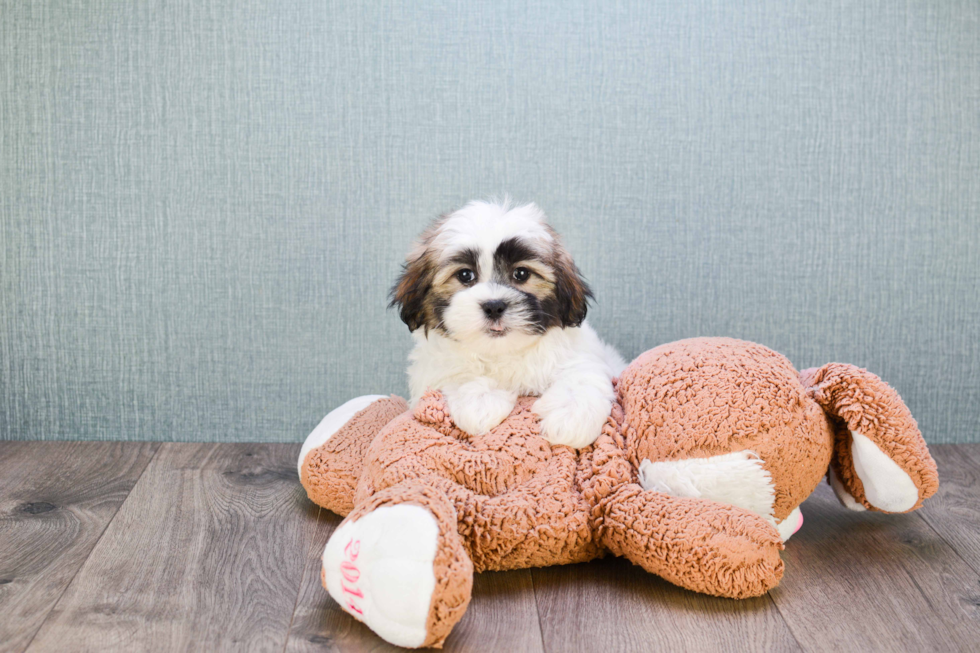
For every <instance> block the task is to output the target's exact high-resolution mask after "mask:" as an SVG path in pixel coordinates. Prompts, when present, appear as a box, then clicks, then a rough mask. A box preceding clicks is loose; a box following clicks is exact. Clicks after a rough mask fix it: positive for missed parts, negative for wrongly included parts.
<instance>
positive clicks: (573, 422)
mask: <svg viewBox="0 0 980 653" xmlns="http://www.w3.org/2000/svg"><path fill="white" fill-rule="evenodd" d="M577 390H579V391H577ZM532 410H534V412H535V413H537V414H538V415H540V416H541V435H542V436H544V438H545V439H546V440H548V442H550V443H552V444H564V445H567V446H569V447H574V448H576V449H581V448H582V447H587V446H589V445H590V444H592V443H593V442H595V441H596V438H598V437H599V434H600V433H602V426H603V424H605V423H606V418H607V417H609V411H610V410H612V402H611V401H609V400H608V399H605V398H603V397H601V396H599V395H598V394H596V393H594V392H590V391H589V390H587V389H578V388H575V387H568V386H555V387H552V388H551V389H550V390H548V391H547V392H545V393H544V394H543V395H541V398H540V399H538V400H537V401H536V402H534V407H533V409H532Z"/></svg>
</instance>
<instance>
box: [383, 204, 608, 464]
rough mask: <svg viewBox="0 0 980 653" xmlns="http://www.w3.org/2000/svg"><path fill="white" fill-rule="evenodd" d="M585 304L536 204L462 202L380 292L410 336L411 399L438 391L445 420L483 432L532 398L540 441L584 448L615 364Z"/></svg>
mask: <svg viewBox="0 0 980 653" xmlns="http://www.w3.org/2000/svg"><path fill="white" fill-rule="evenodd" d="M591 298H592V292H591V291H590V290H589V287H588V285H586V283H585V281H583V280H582V278H581V276H579V272H578V269H577V268H576V267H575V263H574V262H573V261H572V258H571V256H569V254H568V252H567V251H566V250H565V248H564V247H562V244H561V241H560V240H559V238H558V235H557V234H556V233H555V232H554V230H553V229H552V228H551V227H550V226H548V224H547V222H546V219H545V216H544V214H543V213H542V212H541V210H540V209H539V208H538V207H537V206H536V205H534V204H525V205H523V206H514V207H511V206H510V204H509V202H507V201H505V202H503V203H495V202H470V203H469V204H467V205H466V206H464V207H463V208H462V209H459V210H458V211H456V212H454V213H450V214H448V215H445V216H443V217H441V218H439V219H437V220H436V221H435V222H434V223H432V225H430V226H429V228H428V229H426V230H425V232H423V233H422V235H421V237H420V238H419V240H418V241H416V243H415V244H414V246H413V247H412V249H411V251H410V252H409V254H408V256H407V258H406V263H405V266H404V269H403V271H402V275H401V277H400V278H399V279H398V282H397V283H396V284H395V286H394V288H392V291H391V306H397V307H399V309H400V311H401V318H402V320H403V321H404V322H405V324H407V325H408V328H409V330H410V331H411V332H412V336H413V338H414V340H415V347H414V349H413V350H412V353H411V354H410V355H409V360H410V361H411V365H410V366H409V370H408V375H409V385H410V389H411V404H412V405H413V406H414V405H415V403H416V402H418V400H419V398H420V397H421V396H422V394H423V393H424V392H425V391H426V390H427V389H429V388H432V389H438V390H441V391H442V393H443V395H444V396H445V398H446V401H447V405H448V408H449V410H450V412H451V414H452V416H453V419H454V421H455V422H456V424H457V425H458V426H459V427H460V428H461V429H463V430H464V431H466V432H468V433H471V434H483V433H486V432H487V431H488V430H490V429H491V428H493V427H494V426H496V425H498V424H500V422H501V421H503V419H504V418H505V417H507V415H509V414H510V412H511V410H512V409H513V408H514V404H515V402H516V401H517V397H519V396H524V395H528V396H537V397H540V398H539V399H538V400H537V401H536V402H535V403H534V411H535V412H536V413H537V414H538V415H539V416H540V418H541V431H542V435H543V436H544V437H545V438H547V439H548V440H549V441H550V442H552V443H553V444H564V445H568V446H571V447H576V448H580V447H586V446H588V445H590V444H592V442H594V441H595V439H596V438H597V437H599V433H600V431H601V429H602V425H603V423H604V422H605V420H606V417H607V416H608V415H609V411H610V409H611V407H612V402H613V399H614V397H613V386H612V379H613V377H615V376H618V375H619V374H620V373H621V372H622V370H623V368H624V367H625V363H624V362H623V359H622V358H621V357H620V355H619V354H618V353H617V352H616V350H614V349H613V348H612V347H610V346H609V345H607V344H605V343H604V342H602V341H601V340H600V339H599V336H597V335H596V332H595V331H594V330H593V329H592V327H590V326H589V325H588V324H587V323H586V321H585V314H586V311H587V309H588V302H589V300H590V299H591Z"/></svg>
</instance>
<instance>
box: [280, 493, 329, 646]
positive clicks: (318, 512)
mask: <svg viewBox="0 0 980 653" xmlns="http://www.w3.org/2000/svg"><path fill="white" fill-rule="evenodd" d="M322 516H323V508H322V507H320V506H317V510H316V528H314V529H313V534H312V535H311V536H310V543H309V545H308V546H307V547H306V551H305V552H304V555H303V574H302V575H301V576H300V579H299V585H298V586H297V587H296V600H295V601H293V613H292V614H291V615H289V625H288V626H287V627H286V641H284V642H283V643H282V653H286V649H287V648H289V639H290V636H291V635H292V634H293V622H294V621H295V620H296V610H297V609H298V608H299V596H300V594H302V593H303V587H305V586H306V574H307V573H308V572H309V568H308V567H309V565H307V564H306V561H307V560H309V558H310V551H312V550H313V545H314V544H315V543H316V536H317V533H319V532H320V518H321V517H322Z"/></svg>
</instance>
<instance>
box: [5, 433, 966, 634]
mask: <svg viewBox="0 0 980 653" xmlns="http://www.w3.org/2000/svg"><path fill="white" fill-rule="evenodd" d="M298 452H299V445H274V444H221V445H215V444H173V443H168V444H156V443H84V442H75V443H67V442H55V443H47V442H0V650H2V651H24V650H27V651H37V652H40V651H58V652H61V651H127V652H130V651H151V650H153V651H155V650H160V651H218V650H230V651H245V650H256V651H324V650H341V651H347V650H351V651H382V650H388V649H391V647H389V646H387V645H386V644H385V643H384V642H382V641H381V640H380V639H378V638H377V637H375V636H374V635H373V634H372V633H371V632H370V631H369V630H367V629H366V628H365V627H364V626H362V625H361V624H359V623H357V622H356V621H354V620H353V619H352V618H350V617H348V616H347V615H346V614H345V613H343V612H341V610H340V609H339V608H338V606H337V605H336V604H335V603H334V602H333V601H332V600H331V599H330V598H329V596H328V595H327V593H326V592H325V591H324V590H323V589H322V588H321V587H320V578H319V569H320V567H319V555H320V553H321V551H322V550H323V547H324V545H325V543H326V541H327V538H328V537H329V536H330V533H331V532H332V531H333V529H334V528H336V526H337V524H338V523H339V522H340V519H339V518H338V517H336V516H335V515H333V514H331V513H328V512H326V511H321V510H319V509H318V508H317V507H316V506H313V505H312V504H310V502H309V501H307V500H306V497H305V494H304V493H303V490H302V488H301V487H300V485H299V482H298V481H297V479H296V456H297V454H298ZM933 452H934V455H935V457H936V459H937V461H938V462H939V470H940V477H941V482H942V485H941V488H940V491H939V494H938V495H937V496H936V497H934V498H933V499H931V500H930V501H929V502H928V503H927V504H926V507H925V508H923V509H922V510H920V511H918V512H917V513H913V514H910V515H897V516H884V515H877V514H868V513H852V512H848V511H846V510H844V509H843V508H841V507H840V506H839V505H838V503H837V501H836V499H835V498H834V497H833V495H832V493H831V492H830V491H829V489H828V488H827V487H826V486H821V488H820V489H819V490H818V491H817V492H816V493H815V494H814V496H812V497H811V498H810V499H809V500H808V501H807V502H806V503H805V504H804V505H803V514H804V517H805V520H806V521H805V523H804V525H803V529H802V530H801V531H800V532H799V533H797V534H796V535H795V536H794V537H793V539H792V540H791V541H790V542H789V543H788V545H787V548H786V551H785V552H784V554H783V558H784V560H785V561H786V575H785V576H784V578H783V581H782V584H781V585H780V586H779V587H778V588H776V590H774V591H773V592H771V593H770V594H769V595H767V596H764V597H761V598H758V599H753V600H748V601H731V600H726V599H716V598H711V597H706V596H700V595H698V594H694V593H691V592H686V591H684V590H680V589H677V588H675V587H673V586H671V585H669V584H668V583H666V582H664V581H662V580H660V579H658V578H656V577H654V576H651V575H649V574H646V573H644V572H643V571H642V570H640V569H639V568H638V567H633V566H631V565H630V564H629V563H626V562H624V561H623V560H617V559H606V560H602V561H597V562H594V563H590V564H584V565H572V566H567V567H552V568H547V569H534V570H525V571H516V572H503V573H486V574H481V575H478V576H477V578H476V582H475V585H474V589H473V601H472V603H471V604H470V608H469V611H468V612H467V614H466V616H465V617H464V618H463V621H462V622H460V623H459V624H458V625H457V627H456V629H455V630H454V631H453V633H452V635H451V636H450V638H449V640H448V641H447V642H446V649H447V650H452V651H456V650H473V651H507V652H509V651H547V652H548V653H556V652H559V651H575V652H579V651H584V652H588V651H597V652H599V653H611V652H613V651H657V650H664V651H698V650H705V651H716V650H726V651H735V650H765V651H772V650H779V651H782V650H786V651H790V650H800V649H802V650H807V651H817V650H821V651H822V650H854V651H871V650H881V651H898V650H909V651H922V650H934V651H958V650H963V651H965V650H972V651H977V650H980V445H957V446H942V447H939V446H937V447H934V448H933Z"/></svg>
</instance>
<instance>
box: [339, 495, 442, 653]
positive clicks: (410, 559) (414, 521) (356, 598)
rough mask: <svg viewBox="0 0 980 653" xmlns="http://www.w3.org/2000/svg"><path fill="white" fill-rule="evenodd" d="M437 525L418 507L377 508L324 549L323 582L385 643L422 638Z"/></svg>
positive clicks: (409, 643)
mask: <svg viewBox="0 0 980 653" xmlns="http://www.w3.org/2000/svg"><path fill="white" fill-rule="evenodd" d="M438 544H439V525H438V523H437V521H436V519H435V517H434V516H433V515H432V513H431V512H429V511H428V510H427V509H425V508H423V507H422V506H417V505H410V504H398V505H393V506H381V507H380V508H376V509H375V510H373V511H371V512H369V513H367V514H366V515H364V516H363V517H361V518H360V519H358V520H356V521H350V522H345V523H343V524H342V525H341V526H340V528H338V529H337V531H336V532H335V533H334V534H333V535H332V536H331V538H330V540H329V541H328V542H327V547H326V549H324V551H323V583H324V586H325V587H326V588H327V591H329V592H330V596H332V597H333V598H334V600H335V601H337V603H339V604H340V605H341V607H342V608H343V609H344V610H345V611H346V612H348V613H350V614H351V615H353V616H354V617H355V618H357V619H358V620H360V621H363V622H364V623H365V624H367V625H368V627H369V628H371V630H373V631H374V632H376V633H377V634H378V635H380V636H381V637H382V638H384V639H385V640H386V641H388V642H391V643H392V644H396V645H398V646H405V647H409V648H414V647H419V646H422V644H423V643H424V642H425V641H426V639H427V625H428V621H429V612H430V606H431V605H432V602H433V601H432V595H433V593H434V592H435V589H436V577H435V571H434V569H433V562H434V561H435V558H436V550H437V548H438Z"/></svg>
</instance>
